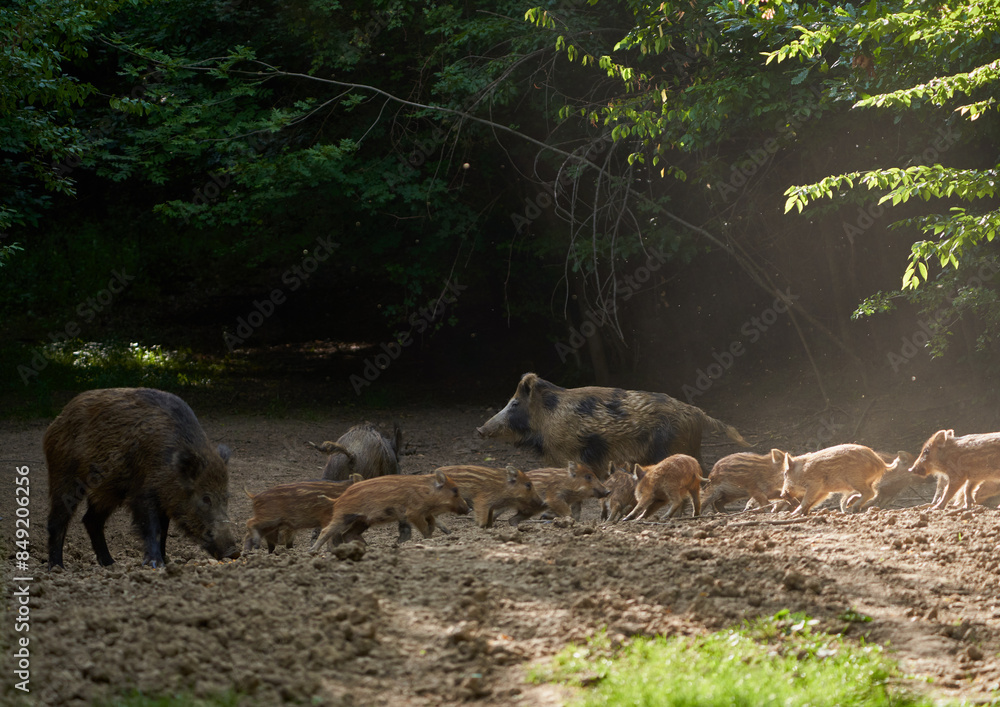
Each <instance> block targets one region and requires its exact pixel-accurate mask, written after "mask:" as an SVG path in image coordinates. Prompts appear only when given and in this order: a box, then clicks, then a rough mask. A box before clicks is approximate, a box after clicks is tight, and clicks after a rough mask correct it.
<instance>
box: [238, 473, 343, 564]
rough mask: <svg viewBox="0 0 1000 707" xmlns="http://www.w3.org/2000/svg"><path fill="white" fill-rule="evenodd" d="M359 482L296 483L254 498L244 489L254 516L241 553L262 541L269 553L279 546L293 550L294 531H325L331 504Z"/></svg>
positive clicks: (273, 489)
mask: <svg viewBox="0 0 1000 707" xmlns="http://www.w3.org/2000/svg"><path fill="white" fill-rule="evenodd" d="M361 480H362V477H361V475H360V474H352V475H351V478H350V479H348V480H347V481H297V482H294V483H290V484H281V485H280V486H274V487H272V488H269V489H267V490H266V491H261V492H260V493H258V494H256V495H254V494H251V493H250V492H249V491H247V490H246V488H244V489H243V492H244V493H245V494H246V495H247V496H248V497H249V498H250V500H251V501H252V502H253V516H252V517H251V518H250V520H248V521H247V534H246V537H245V538H244V541H243V552H249V551H250V550H252V549H254V548H256V547H259V546H260V540H261V537H263V538H264V540H265V541H266V542H267V549H268V552H274V547H275V545H277V544H278V542H284V544H285V547H288V548H290V547H292V544H293V542H294V540H295V532H296V531H298V530H304V529H307V528H322V527H324V526H325V525H326V524H327V523H329V522H330V518H331V517H332V516H333V502H334V501H335V500H336V499H337V498H338V497H339V496H340V495H341V494H342V493H344V491H346V490H347V488H348V487H349V486H351V485H352V484H354V483H356V482H358V481H361Z"/></svg>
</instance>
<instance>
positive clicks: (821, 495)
mask: <svg viewBox="0 0 1000 707" xmlns="http://www.w3.org/2000/svg"><path fill="white" fill-rule="evenodd" d="M890 468H892V465H890V464H886V463H885V462H884V461H882V459H881V458H880V457H879V456H878V454H876V453H875V452H874V451H872V450H871V449H869V448H868V447H865V446H862V445H860V444H838V445H837V446H835V447H827V448H826V449H821V450H819V451H818V452H811V453H809V454H803V455H801V456H797V457H793V456H792V455H791V454H788V453H787V452H786V453H785V454H784V459H783V462H782V470H783V474H784V485H783V486H782V489H781V497H782V498H784V499H786V500H788V501H791V500H792V499H794V498H798V497H801V499H802V501H801V503H800V504H799V507H798V508H796V509H795V510H794V511H793V512H792V515H793V516H803V515H806V514H807V513H809V511H810V510H811V509H812V508H813V506H815V505H816V504H817V503H821V502H822V501H823V500H824V499H826V498H827V497H828V496H829V495H830V494H833V493H842V494H843V496H842V497H841V501H840V510H841V511H844V512H845V513H846V512H847V509H848V508H850V507H851V505H853V504H854V503H855V502H857V508H858V509H860V508H862V507H864V505H865V504H866V503H868V501H870V500H871V499H872V498H874V497H875V488H874V485H875V483H876V482H877V481H878V480H879V479H880V478H881V477H882V475H883V474H884V473H885V472H886V471H887V470H888V469H890Z"/></svg>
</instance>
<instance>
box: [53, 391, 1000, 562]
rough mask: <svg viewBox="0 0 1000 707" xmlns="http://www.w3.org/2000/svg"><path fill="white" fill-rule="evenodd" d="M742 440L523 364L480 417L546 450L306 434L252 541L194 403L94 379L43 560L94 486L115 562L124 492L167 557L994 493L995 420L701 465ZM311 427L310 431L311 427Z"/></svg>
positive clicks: (61, 471)
mask: <svg viewBox="0 0 1000 707" xmlns="http://www.w3.org/2000/svg"><path fill="white" fill-rule="evenodd" d="M706 427H707V428H708V429H709V430H710V431H713V432H716V433H722V434H725V435H726V436H727V437H728V438H729V439H731V440H732V441H733V442H736V443H738V444H740V445H743V446H749V445H748V444H747V443H746V441H745V440H744V439H743V437H742V436H741V435H740V434H739V432H737V431H736V430H735V429H734V428H733V427H731V426H729V425H726V424H724V423H722V422H719V421H718V420H715V419H713V418H711V417H709V416H708V415H706V414H705V413H704V412H703V411H701V410H700V409H698V408H696V407H694V406H691V405H687V404H685V403H682V402H680V401H678V400H675V399H673V398H670V397H669V396H666V395H663V394H661V393H646V392H641V391H625V390H620V389H615V388H599V387H585V388H572V389H566V388H561V387H559V386H556V385H554V384H552V383H549V382H547V381H544V380H542V379H541V378H539V377H538V376H537V375H535V374H533V373H528V374H525V375H524V376H523V377H522V379H521V381H520V383H519V384H518V387H517V390H516V391H515V394H514V397H512V398H511V399H510V401H509V402H508V403H507V405H506V406H505V407H504V408H503V409H502V410H501V411H500V412H498V413H497V414H496V415H495V416H494V417H492V418H491V419H490V420H488V421H487V422H486V423H485V424H484V425H483V426H482V427H480V428H479V429H478V430H477V432H478V433H479V435H480V436H483V437H492V438H497V439H500V440H505V441H509V442H512V443H514V444H516V445H519V446H523V447H527V448H530V449H532V450H534V451H535V452H537V453H538V454H539V455H540V456H542V457H543V459H544V462H545V464H546V465H547V466H545V467H543V468H538V469H533V470H527V471H523V470H520V469H517V468H515V467H513V466H507V467H506V468H505V469H496V468H491V467H485V466H476V465H458V466H442V467H439V468H438V469H436V470H435V471H434V472H433V473H431V474H421V475H411V474H402V473H400V464H399V462H400V457H401V454H402V432H401V431H400V429H399V428H398V427H395V428H394V430H393V432H392V433H391V435H390V436H385V435H383V434H382V432H381V431H380V430H379V429H378V428H377V427H375V426H373V425H371V424H369V423H364V424H362V425H357V426H355V427H353V428H351V429H350V430H349V431H348V432H347V433H345V434H344V435H343V436H341V437H340V438H339V439H338V440H337V442H324V443H323V444H320V445H313V446H314V447H316V449H317V450H319V451H321V452H323V453H325V454H327V455H328V459H327V464H326V468H325V470H324V473H323V478H322V479H312V480H302V481H297V482H292V483H286V484H281V485H279V486H275V487H273V488H270V489H266V490H263V491H260V492H258V493H256V494H253V493H251V492H250V491H249V490H247V489H245V488H244V492H245V493H246V494H247V496H248V497H249V498H250V499H251V502H252V508H253V510H252V512H253V515H252V517H251V518H250V519H249V520H247V521H246V524H245V534H244V538H243V546H242V548H239V547H238V546H237V532H236V529H235V528H234V524H233V522H232V521H231V520H230V518H229V512H228V502H229V472H228V461H229V456H230V452H229V449H228V448H227V447H225V445H219V446H218V447H216V448H213V447H212V446H211V445H210V444H209V442H208V439H207V437H206V435H205V433H204V431H203V430H202V428H201V425H200V424H199V422H198V420H197V418H196V417H195V415H194V413H193V411H192V410H191V408H190V407H188V405H187V404H186V403H185V402H184V401H183V400H181V399H180V398H179V397H177V396H176V395H173V394H171V393H166V392H163V391H158V390H152V389H148V388H114V389H103V390H92V391H88V392H85V393H81V394H80V395H78V396H77V397H75V398H73V400H71V401H70V402H69V403H68V404H67V405H66V407H65V408H64V409H63V411H62V413H61V414H60V415H59V416H58V417H57V418H56V419H55V421H53V422H52V424H51V425H50V426H49V428H48V429H47V430H46V432H45V436H44V439H43V446H44V450H45V457H46V461H47V464H48V472H49V517H48V536H49V540H48V553H49V567H50V568H52V567H54V566H62V564H63V544H64V542H65V537H66V532H67V527H68V525H69V523H70V521H71V520H72V517H73V515H74V512H75V510H76V508H77V506H78V505H79V504H80V503H81V502H82V501H84V500H86V502H87V506H86V512H85V513H84V515H83V525H84V527H85V529H86V531H87V534H88V535H89V537H90V541H91V544H92V546H93V549H94V552H95V554H96V556H97V561H98V562H99V563H100V564H101V565H110V564H112V563H113V562H114V560H113V559H112V557H111V554H110V551H109V549H108V546H107V542H106V540H105V537H104V525H105V523H106V521H107V519H108V518H109V517H110V515H111V513H112V512H113V511H114V510H116V509H117V508H118V507H120V506H123V505H125V506H127V507H128V508H129V510H130V511H131V514H132V519H133V522H134V525H135V529H136V531H137V532H138V534H139V535H140V536H141V538H142V539H143V543H144V546H145V556H144V558H143V564H149V565H151V566H152V567H162V566H163V565H164V564H165V562H166V558H167V555H166V539H167V530H168V527H169V525H170V523H171V522H173V523H176V524H177V526H179V527H180V528H181V529H182V530H183V531H184V532H185V533H186V534H187V535H189V536H190V537H192V538H194V539H195V540H197V541H199V542H200V544H201V545H202V547H203V548H204V549H205V550H206V551H207V552H208V553H209V554H210V555H211V556H213V557H215V558H216V559H223V558H237V557H239V556H240V554H241V552H244V553H245V552H249V551H251V550H253V549H255V548H257V547H259V546H260V544H261V543H262V542H264V543H266V545H267V547H268V550H269V551H273V550H274V549H275V547H276V546H277V545H278V544H284V545H286V546H287V547H291V546H292V544H293V542H294V537H295V534H296V533H297V532H298V531H301V530H308V529H311V530H313V532H314V535H313V543H312V546H311V548H310V550H311V551H312V552H319V551H321V550H322V548H323V547H324V546H325V545H327V544H329V545H330V546H331V547H333V546H336V545H340V544H342V543H346V542H360V543H364V539H363V535H364V533H365V531H366V530H367V529H368V528H370V527H372V526H375V525H384V524H393V523H395V524H396V525H397V526H398V529H399V536H398V542H405V541H406V540H408V539H410V537H411V535H412V529H413V528H414V527H416V528H417V530H419V531H420V533H421V534H422V535H423V536H424V537H430V536H431V534H432V533H433V532H434V531H435V529H437V530H440V531H441V532H444V533H447V532H449V531H448V529H447V527H446V526H445V525H443V524H442V523H441V522H440V521H439V520H438V516H440V515H443V514H446V513H454V514H458V515H465V514H469V513H472V515H473V518H474V520H475V523H476V525H478V526H479V527H480V528H490V527H492V526H493V524H494V522H495V520H496V517H497V516H498V514H500V513H503V512H506V511H513V515H512V516H511V517H510V520H509V522H510V524H511V525H514V526H516V525H517V524H518V523H519V522H521V521H523V520H525V519H528V518H531V517H533V516H535V515H538V514H542V518H543V519H544V518H553V517H558V516H567V517H572V518H575V519H579V518H580V513H581V508H582V505H583V504H584V503H585V502H587V501H588V499H596V500H599V501H600V503H601V518H602V520H605V521H607V522H612V523H614V522H618V521H639V520H648V519H650V518H652V517H653V516H654V515H655V514H657V513H658V512H660V511H661V509H664V508H665V509H666V510H665V515H666V517H674V516H676V515H677V514H679V513H681V511H682V510H683V509H684V508H685V506H687V505H690V507H691V508H692V513H693V515H695V516H697V515H700V513H701V509H702V507H703V506H704V507H705V508H707V509H709V510H711V511H714V512H717V513H718V512H726V506H727V505H728V504H730V503H732V502H735V501H742V500H743V499H748V500H747V503H746V508H745V510H748V511H749V510H751V509H756V510H772V511H777V510H782V509H790V510H791V511H792V516H793V517H795V516H804V515H806V514H808V513H809V512H810V511H811V510H812V509H813V508H815V507H816V506H817V505H818V504H820V503H822V502H823V501H824V500H826V499H827V498H829V497H830V496H832V495H834V494H840V508H841V510H842V511H845V512H846V511H849V510H854V511H861V510H864V509H866V508H868V507H870V506H873V505H878V506H880V507H885V506H886V505H887V504H889V503H890V502H891V501H892V500H893V498H894V497H895V496H896V495H897V494H899V493H900V492H901V491H902V490H903V489H905V488H907V487H908V486H910V485H912V484H913V483H914V482H915V481H918V480H919V479H918V477H928V476H934V477H936V479H937V493H936V494H935V498H934V500H933V501H932V508H933V509H935V510H937V509H941V508H944V507H945V506H946V505H947V504H948V503H949V502H950V501H952V499H955V502H956V503H961V505H962V507H963V508H968V507H970V506H971V504H973V503H981V504H984V505H990V506H994V507H995V506H996V505H997V504H998V503H1000V433H991V434H971V435H965V436H961V437H956V436H955V433H954V431H953V430H941V431H939V432H936V433H935V434H934V435H932V436H931V438H930V439H929V440H928V441H927V442H926V444H924V446H923V449H922V450H921V452H920V454H919V456H917V457H916V458H913V457H911V456H910V455H909V454H907V453H906V452H904V451H901V452H896V453H892V454H889V453H882V452H875V451H873V450H872V449H870V448H868V447H865V446H862V445H858V444H840V445H837V446H834V447H829V448H826V449H821V450H819V451H816V452H810V453H806V454H800V455H793V454H790V453H787V452H784V451H781V450H778V449H773V450H771V452H770V453H769V454H754V453H750V452H740V453H736V454H731V455H729V456H726V457H723V458H722V459H720V460H719V461H718V462H716V464H715V465H714V467H713V468H712V469H711V472H710V473H709V474H708V476H707V478H706V477H705V476H704V475H703V474H704V471H703V468H702V464H701V457H700V453H701V435H702V432H703V429H704V428H706ZM310 444H312V443H310Z"/></svg>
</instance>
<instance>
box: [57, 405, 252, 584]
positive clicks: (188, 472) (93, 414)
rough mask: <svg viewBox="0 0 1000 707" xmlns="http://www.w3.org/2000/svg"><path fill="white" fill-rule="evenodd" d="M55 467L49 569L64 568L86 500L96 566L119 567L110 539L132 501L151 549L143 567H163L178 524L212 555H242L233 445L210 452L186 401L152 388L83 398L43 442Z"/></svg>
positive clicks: (85, 519) (59, 419) (69, 408)
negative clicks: (233, 501) (118, 513)
mask: <svg viewBox="0 0 1000 707" xmlns="http://www.w3.org/2000/svg"><path fill="white" fill-rule="evenodd" d="M43 445H44V448H45V460H46V463H47V464H48V468H49V519H48V530H49V567H50V568H52V567H55V566H57V565H58V566H60V567H61V566H62V564H63V543H64V542H65V539H66V529H67V527H68V525H69V522H70V520H72V518H73V513H74V511H75V510H76V507H77V506H78V505H79V504H80V502H81V501H83V500H84V499H87V512H86V513H84V515H83V525H84V527H85V528H86V529H87V534H88V535H89V536H90V542H91V545H93V548H94V552H95V553H96V555H97V561H98V562H99V563H100V564H101V565H104V566H107V565H110V564H112V563H113V562H114V560H113V559H112V557H111V553H110V552H109V551H108V543H107V540H106V539H105V537H104V525H105V523H106V522H107V520H108V517H109V516H110V515H111V513H112V512H113V511H114V510H115V509H116V508H118V507H119V506H120V505H122V504H128V507H129V509H130V510H131V511H132V519H133V521H135V526H136V529H137V530H138V532H139V535H141V536H142V539H143V542H144V544H145V556H144V557H143V561H142V563H143V564H144V565H146V564H149V565H151V566H152V567H162V566H163V565H164V563H165V562H166V554H167V528H168V526H169V524H170V521H172V520H173V521H176V522H177V524H178V525H179V526H180V528H181V530H183V531H184V532H185V533H186V534H187V535H189V536H191V537H192V538H194V539H196V540H198V541H199V542H200V543H201V545H202V547H203V548H204V549H205V550H206V551H207V552H208V553H209V554H210V555H212V556H213V557H215V558H216V559H222V558H224V557H231V558H235V557H239V556H240V553H239V550H238V549H237V547H236V540H235V537H234V535H233V528H232V524H231V523H230V521H229V513H228V509H229V471H228V468H227V463H228V461H229V448H228V447H226V446H225V445H219V447H218V448H217V449H213V448H212V447H211V446H210V445H209V443H208V438H207V437H206V436H205V432H204V430H202V428H201V425H200V424H199V423H198V419H197V418H196V417H195V415H194V412H192V410H191V408H190V407H188V405H187V403H185V402H184V401H183V400H181V399H180V398H178V397H177V396H176V395H173V394H172V393H165V392H163V391H162V390H153V389H151V388H108V389H103V390H91V391H88V392H85V393H80V394H79V395H78V396H76V397H75V398H73V399H72V400H70V401H69V403H68V404H67V405H66V407H65V408H63V411H62V412H61V413H60V414H59V416H58V417H57V418H56V419H55V420H54V421H53V422H52V424H51V425H49V428H48V429H47V430H46V431H45V437H44V439H43Z"/></svg>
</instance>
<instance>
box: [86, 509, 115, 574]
mask: <svg viewBox="0 0 1000 707" xmlns="http://www.w3.org/2000/svg"><path fill="white" fill-rule="evenodd" d="M110 515H111V511H110V510H107V509H98V508H95V507H94V505H93V504H92V503H89V502H88V503H87V512H86V513H84V514H83V527H84V528H86V529H87V535H89V536H90V544H91V546H92V547H93V548H94V554H95V555H97V562H98V563H99V564H100V565H101V566H103V567H107V566H109V565H113V564H114V562H115V561H114V558H112V557H111V552H110V551H109V550H108V541H107V539H106V538H105V537H104V524H105V523H106V522H107V520H108V517H109V516H110Z"/></svg>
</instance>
